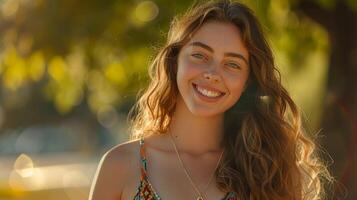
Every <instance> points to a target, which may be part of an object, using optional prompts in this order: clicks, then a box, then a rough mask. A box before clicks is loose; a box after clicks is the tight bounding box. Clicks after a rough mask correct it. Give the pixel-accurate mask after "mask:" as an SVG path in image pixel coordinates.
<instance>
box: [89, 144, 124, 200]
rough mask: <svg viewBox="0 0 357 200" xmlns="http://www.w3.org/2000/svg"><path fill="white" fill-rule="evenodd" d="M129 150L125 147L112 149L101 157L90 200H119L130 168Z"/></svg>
mask: <svg viewBox="0 0 357 200" xmlns="http://www.w3.org/2000/svg"><path fill="white" fill-rule="evenodd" d="M128 159H129V152H128V151H126V150H125V149H124V148H123V147H120V146H118V147H116V149H111V150H109V151H108V152H107V153H105V154H104V156H103V157H102V158H101V160H100V162H99V165H98V168H97V171H96V173H95V176H94V179H93V183H92V186H91V189H90V194H89V200H118V199H121V194H122V191H123V188H124V183H125V182H126V180H125V179H126V178H127V176H126V174H127V172H128V170H129V168H128V167H127V163H129V162H128Z"/></svg>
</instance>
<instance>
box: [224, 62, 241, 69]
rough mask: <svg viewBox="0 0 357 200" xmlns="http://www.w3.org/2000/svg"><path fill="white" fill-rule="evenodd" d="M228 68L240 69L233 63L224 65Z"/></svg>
mask: <svg viewBox="0 0 357 200" xmlns="http://www.w3.org/2000/svg"><path fill="white" fill-rule="evenodd" d="M226 65H227V66H228V67H232V68H235V69H240V66H239V65H238V64H236V63H233V62H229V63H227V64H226Z"/></svg>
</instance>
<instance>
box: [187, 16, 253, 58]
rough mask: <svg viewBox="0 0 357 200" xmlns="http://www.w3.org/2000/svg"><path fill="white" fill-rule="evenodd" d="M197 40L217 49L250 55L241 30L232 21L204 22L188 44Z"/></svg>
mask: <svg viewBox="0 0 357 200" xmlns="http://www.w3.org/2000/svg"><path fill="white" fill-rule="evenodd" d="M196 41H199V42H202V43H205V44H207V45H209V46H210V47H212V48H213V49H214V50H215V51H225V52H240V53H242V54H244V55H246V56H247V55H248V51H247V48H246V46H245V45H244V42H243V40H242V36H241V31H240V30H239V29H238V27H236V26H235V25H233V24H231V23H225V22H207V23H205V24H203V25H202V26H201V27H200V28H199V29H198V30H197V31H196V32H195V33H194V34H193V36H192V37H191V39H190V41H189V42H188V43H187V44H190V43H191V42H196ZM187 44H186V45H187Z"/></svg>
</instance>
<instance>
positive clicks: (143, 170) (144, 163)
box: [140, 137, 147, 179]
mask: <svg viewBox="0 0 357 200" xmlns="http://www.w3.org/2000/svg"><path fill="white" fill-rule="evenodd" d="M144 144H145V142H144V137H141V138H140V160H141V167H140V168H141V178H142V179H146V177H147V174H146V173H147V160H146V154H145V146H144Z"/></svg>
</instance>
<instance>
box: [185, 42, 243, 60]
mask: <svg viewBox="0 0 357 200" xmlns="http://www.w3.org/2000/svg"><path fill="white" fill-rule="evenodd" d="M189 46H197V47H201V48H204V49H206V50H208V51H210V52H212V53H213V52H214V50H213V49H212V47H210V46H208V45H207V44H204V43H202V42H192V43H190V44H189ZM224 56H227V57H236V58H240V59H242V60H243V61H244V62H245V63H246V64H247V65H248V60H247V59H246V58H245V57H244V56H243V55H242V54H240V53H233V52H227V53H224Z"/></svg>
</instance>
